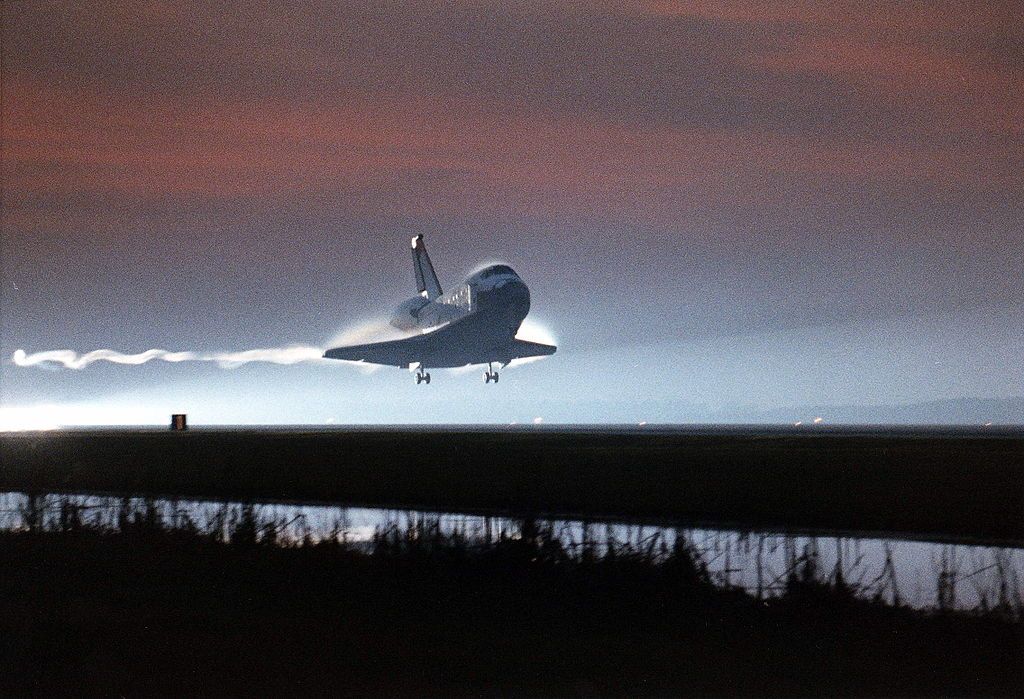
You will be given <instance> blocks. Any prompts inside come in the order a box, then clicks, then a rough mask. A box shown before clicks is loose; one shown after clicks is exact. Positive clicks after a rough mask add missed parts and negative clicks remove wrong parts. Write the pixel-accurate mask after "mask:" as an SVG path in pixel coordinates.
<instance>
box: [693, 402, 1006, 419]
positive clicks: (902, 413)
mask: <svg viewBox="0 0 1024 699" xmlns="http://www.w3.org/2000/svg"><path fill="white" fill-rule="evenodd" d="M711 417H712V419H713V420H720V421H724V422H755V423H761V422H770V423H790V424H792V423H794V422H797V421H802V422H803V423H805V424H808V423H813V422H814V420H815V419H816V418H821V419H822V422H825V423H833V424H834V423H847V424H890V425H911V424H917V425H984V424H987V423H992V424H993V425H1024V396H1017V397H1012V398H949V399H943V400H933V401H927V402H924V403H910V404H906V405H797V406H790V407H782V408H771V409H768V410H758V409H753V408H752V409H723V410H719V411H715V412H714V413H713V414H712V416H711Z"/></svg>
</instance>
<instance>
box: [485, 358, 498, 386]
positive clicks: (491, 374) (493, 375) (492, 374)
mask: <svg viewBox="0 0 1024 699" xmlns="http://www.w3.org/2000/svg"><path fill="white" fill-rule="evenodd" d="M491 381H493V382H494V383H498V372H496V371H491V362H487V371H485V372H484V383H490V382H491Z"/></svg>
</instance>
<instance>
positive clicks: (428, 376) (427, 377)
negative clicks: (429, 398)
mask: <svg viewBox="0 0 1024 699" xmlns="http://www.w3.org/2000/svg"><path fill="white" fill-rule="evenodd" d="M423 380H424V381H426V382H427V383H428V384H429V383H430V374H429V373H427V374H424V375H423Z"/></svg>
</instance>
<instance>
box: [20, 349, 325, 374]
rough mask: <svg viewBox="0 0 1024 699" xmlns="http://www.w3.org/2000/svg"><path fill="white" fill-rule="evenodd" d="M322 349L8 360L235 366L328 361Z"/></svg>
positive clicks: (65, 354)
mask: <svg viewBox="0 0 1024 699" xmlns="http://www.w3.org/2000/svg"><path fill="white" fill-rule="evenodd" d="M323 354H324V350H323V349H321V348H320V347H310V346H307V345H294V346H291V347H270V348H265V349H251V350H243V351H241V352H169V351H167V350H163V349H151V350H146V351H145V352H139V353H138V354H124V353H122V352H116V351H114V350H109V349H101V350H94V351H92V352H87V353H86V354H82V355H79V354H78V353H77V352H75V351H74V350H50V351H47V352H35V353H33V354H26V353H25V350H17V351H15V353H14V354H13V355H12V356H11V360H12V361H13V362H14V363H15V364H16V365H17V366H21V367H30V366H37V365H42V366H52V365H55V364H60V365H63V366H64V368H65V369H84V368H85V367H87V366H89V365H90V364H92V363H93V362H100V361H103V362H112V363H114V364H145V363H146V362H150V361H152V360H154V359H159V360H160V361H164V362H172V363H177V362H214V363H216V364H217V366H219V367H221V368H223V369H234V368H236V367H240V366H242V365H243V364H249V363H250V362H267V363H270V364H299V363H302V362H309V363H313V362H321V361H322V362H327V361H328V360H325V359H323Z"/></svg>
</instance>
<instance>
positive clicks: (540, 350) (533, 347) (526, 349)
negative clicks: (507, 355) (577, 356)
mask: <svg viewBox="0 0 1024 699" xmlns="http://www.w3.org/2000/svg"><path fill="white" fill-rule="evenodd" d="M556 349H558V348H557V347H555V346H554V345H544V344H541V343H540V342H529V341H528V340H512V352H513V354H512V357H511V359H525V358H526V357H545V356H547V355H549V354H554V353H555V350H556Z"/></svg>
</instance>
